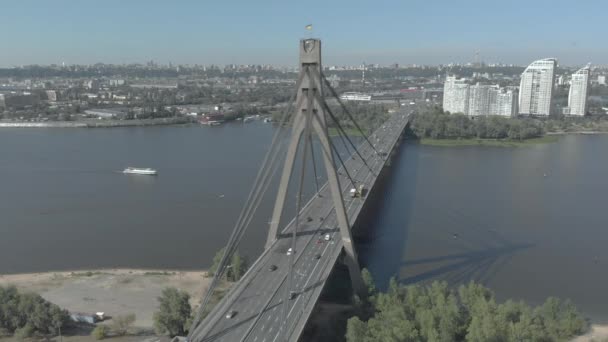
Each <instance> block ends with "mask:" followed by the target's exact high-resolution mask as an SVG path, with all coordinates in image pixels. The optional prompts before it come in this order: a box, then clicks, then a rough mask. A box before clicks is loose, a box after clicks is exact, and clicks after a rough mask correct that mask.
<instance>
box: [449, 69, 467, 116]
mask: <svg viewBox="0 0 608 342" xmlns="http://www.w3.org/2000/svg"><path fill="white" fill-rule="evenodd" d="M468 108H469V85H468V84H466V83H465V80H464V79H457V78H456V76H448V77H447V78H446V80H445V83H444V86H443V110H444V111H446V112H450V113H463V114H469V112H468Z"/></svg>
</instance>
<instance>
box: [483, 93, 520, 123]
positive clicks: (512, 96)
mask: <svg viewBox="0 0 608 342" xmlns="http://www.w3.org/2000/svg"><path fill="white" fill-rule="evenodd" d="M516 93H517V91H516V90H513V89H505V88H499V87H493V88H492V89H490V91H489V94H488V98H489V101H488V102H489V105H488V107H489V110H488V112H489V115H499V116H508V117H510V116H513V115H516V114H517V95H516Z"/></svg>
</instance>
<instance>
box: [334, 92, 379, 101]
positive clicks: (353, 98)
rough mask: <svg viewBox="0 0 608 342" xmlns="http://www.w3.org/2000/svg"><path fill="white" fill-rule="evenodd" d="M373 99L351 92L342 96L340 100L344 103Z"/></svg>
mask: <svg viewBox="0 0 608 342" xmlns="http://www.w3.org/2000/svg"><path fill="white" fill-rule="evenodd" d="M371 99H372V96H371V95H369V94H363V93H354V92H349V93H344V94H342V95H340V100H343V101H371Z"/></svg>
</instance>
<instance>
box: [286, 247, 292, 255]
mask: <svg viewBox="0 0 608 342" xmlns="http://www.w3.org/2000/svg"><path fill="white" fill-rule="evenodd" d="M292 253H293V249H292V248H291V247H289V249H288V250H287V255H291V254H292Z"/></svg>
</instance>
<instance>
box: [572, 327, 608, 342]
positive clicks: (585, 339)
mask: <svg viewBox="0 0 608 342" xmlns="http://www.w3.org/2000/svg"><path fill="white" fill-rule="evenodd" d="M592 341H593V342H605V341H608V324H592V325H591V329H590V331H589V332H588V333H587V334H585V335H583V336H579V337H577V338H575V339H573V340H572V342H592Z"/></svg>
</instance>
